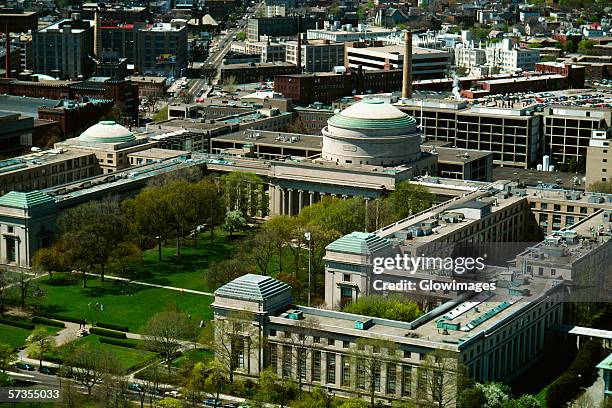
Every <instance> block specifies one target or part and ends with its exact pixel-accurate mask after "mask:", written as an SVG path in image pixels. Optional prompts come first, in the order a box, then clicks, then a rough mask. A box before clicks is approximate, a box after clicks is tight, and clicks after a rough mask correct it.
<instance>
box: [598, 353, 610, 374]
mask: <svg viewBox="0 0 612 408" xmlns="http://www.w3.org/2000/svg"><path fill="white" fill-rule="evenodd" d="M597 368H603V369H604V370H612V353H610V354H609V355H608V357H606V358H605V359H604V360H603V361H602V362H601V363H599V364H597Z"/></svg>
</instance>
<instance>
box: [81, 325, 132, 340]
mask: <svg viewBox="0 0 612 408" xmlns="http://www.w3.org/2000/svg"><path fill="white" fill-rule="evenodd" d="M89 332H90V333H92V334H97V335H98V336H105V337H113V338H115V339H126V338H127V336H126V334H125V333H123V332H118V331H115V330H108V329H102V328H99V327H92V328H91V329H89Z"/></svg>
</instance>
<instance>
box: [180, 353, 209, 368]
mask: <svg viewBox="0 0 612 408" xmlns="http://www.w3.org/2000/svg"><path fill="white" fill-rule="evenodd" d="M212 357H213V353H212V352H211V351H209V350H206V349H192V350H189V351H186V352H185V353H183V355H182V356H180V357H179V358H176V359H174V360H173V361H172V367H176V368H180V367H182V366H183V364H185V363H187V362H188V361H192V362H194V363H197V362H200V361H204V362H208V361H210V360H211V359H212Z"/></svg>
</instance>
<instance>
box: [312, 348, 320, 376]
mask: <svg viewBox="0 0 612 408" xmlns="http://www.w3.org/2000/svg"><path fill="white" fill-rule="evenodd" d="M312 381H321V352H320V351H313V352H312Z"/></svg>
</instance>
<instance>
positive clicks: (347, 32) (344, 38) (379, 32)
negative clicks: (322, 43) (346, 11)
mask: <svg viewBox="0 0 612 408" xmlns="http://www.w3.org/2000/svg"><path fill="white" fill-rule="evenodd" d="M359 28H361V29H359ZM394 33H395V31H393V30H391V29H389V28H382V27H367V28H365V27H358V29H357V30H353V27H352V25H350V24H347V25H345V26H340V24H339V23H338V24H337V25H335V27H334V28H333V29H332V28H325V29H316V30H308V32H307V34H306V35H307V38H308V39H309V40H328V41H332V42H352V41H362V40H379V39H383V38H387V37H390V36H391V35H393V34H394Z"/></svg>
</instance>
